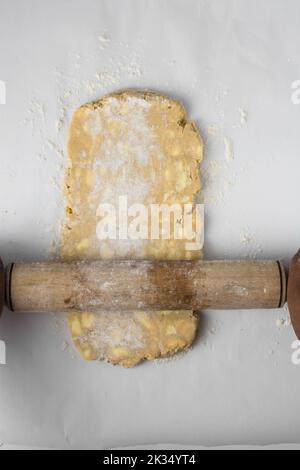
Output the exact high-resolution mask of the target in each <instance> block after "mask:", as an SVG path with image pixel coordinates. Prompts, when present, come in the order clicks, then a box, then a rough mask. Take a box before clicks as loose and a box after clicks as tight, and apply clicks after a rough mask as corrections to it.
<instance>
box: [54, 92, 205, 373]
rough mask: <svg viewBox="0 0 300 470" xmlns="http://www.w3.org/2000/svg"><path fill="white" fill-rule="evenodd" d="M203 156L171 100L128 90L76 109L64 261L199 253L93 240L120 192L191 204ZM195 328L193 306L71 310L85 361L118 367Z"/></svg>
mask: <svg viewBox="0 0 300 470" xmlns="http://www.w3.org/2000/svg"><path fill="white" fill-rule="evenodd" d="M202 153H203V145H202V139H201V137H200V135H199V133H198V131H197V129H196V126H195V124H194V123H193V122H191V121H188V120H187V117H186V113H185V110H184V108H183V106H182V105H181V104H180V103H178V102H177V101H175V100H173V99H171V98H169V97H167V96H163V95H159V94H157V93H152V92H144V91H131V90H130V91H128V90H124V91H121V92H118V93H112V94H110V95H107V96H105V97H104V98H102V99H101V100H100V101H98V102H93V103H88V104H86V105H84V106H82V107H80V108H79V109H77V110H76V111H75V113H74V115H73V119H72V123H71V127H70V130H69V139H68V158H69V168H68V170H67V173H66V176H65V182H64V185H65V198H66V204H67V207H66V211H65V217H64V221H63V228H62V234H61V257H62V259H64V260H82V259H134V258H146V259H194V258H199V257H200V256H201V250H200V249H198V250H192V251H187V250H186V241H187V240H186V239H181V240H175V239H172V236H171V239H168V240H163V239H157V240H148V239H136V240H130V239H127V240H120V239H119V238H120V237H116V238H117V239H114V240H111V239H107V240H99V237H97V233H96V230H97V224H98V223H99V220H101V216H102V215H103V214H102V213H99V203H109V204H113V205H114V207H119V204H120V199H119V197H120V196H121V197H124V196H126V198H127V204H128V207H130V206H131V205H132V204H136V203H138V204H141V203H142V204H144V205H145V206H146V207H149V204H153V203H155V204H161V203H166V204H174V203H182V204H183V203H195V197H196V194H197V193H198V191H199V190H200V179H199V162H200V161H201V159H202ZM192 217H193V218H195V211H194V210H193V212H192ZM177 223H182V221H177ZM141 225H142V224H141ZM142 228H143V227H142ZM173 231H174V226H172V229H171V234H172V233H173ZM128 295H130V293H128ZM197 325H198V318H197V315H196V314H194V313H193V312H192V311H175V312H174V311H173V312H170V311H155V312H153V311H151V312H142V311H134V312H121V311H115V312H99V313H98V312H97V313H96V314H95V313H91V312H85V313H78V312H72V313H70V315H69V327H70V331H71V334H72V337H73V340H74V342H75V345H76V347H77V349H78V351H79V353H80V355H81V356H82V357H83V358H84V359H87V360H97V359H99V360H106V361H108V362H110V363H113V364H120V365H122V366H124V367H132V366H134V365H136V364H138V363H139V362H141V361H143V360H145V359H148V360H151V359H156V358H159V357H167V356H170V355H172V354H175V353H176V352H178V351H181V350H183V349H186V348H188V347H189V346H190V345H191V344H192V342H193V340H194V338H195V335H196V331H197Z"/></svg>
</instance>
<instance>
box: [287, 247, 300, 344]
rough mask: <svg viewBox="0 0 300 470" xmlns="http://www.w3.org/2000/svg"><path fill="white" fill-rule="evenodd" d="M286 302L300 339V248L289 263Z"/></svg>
mask: <svg viewBox="0 0 300 470" xmlns="http://www.w3.org/2000/svg"><path fill="white" fill-rule="evenodd" d="M287 302H288V307H289V312H290V316H291V322H292V325H293V328H294V331H295V333H296V336H297V338H298V339H299V340H300V250H298V252H297V253H296V254H295V256H294V257H293V258H292V261H291V263H290V269H289V277H288V287H287Z"/></svg>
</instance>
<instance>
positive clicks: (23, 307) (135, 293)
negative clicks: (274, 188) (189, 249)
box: [6, 260, 286, 312]
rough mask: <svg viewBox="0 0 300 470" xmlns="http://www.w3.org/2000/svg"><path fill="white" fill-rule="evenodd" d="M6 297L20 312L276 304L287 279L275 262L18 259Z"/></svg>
mask: <svg viewBox="0 0 300 470" xmlns="http://www.w3.org/2000/svg"><path fill="white" fill-rule="evenodd" d="M6 299H7V304H8V306H9V307H10V308H11V310H13V311H16V312H65V311H70V310H78V311H101V310H105V311H107V310H136V309H139V310H181V309H183V310H190V309H193V310H198V309H252V308H278V307H281V306H282V305H283V303H284V302H285V299H286V278H285V272H284V269H283V267H282V265H281V263H280V262H277V261H248V260H247V261H144V260H137V261H124V260H123V261H92V262H71V263H60V262H59V263H55V262H45V263H15V264H13V265H10V268H8V269H7V272H6Z"/></svg>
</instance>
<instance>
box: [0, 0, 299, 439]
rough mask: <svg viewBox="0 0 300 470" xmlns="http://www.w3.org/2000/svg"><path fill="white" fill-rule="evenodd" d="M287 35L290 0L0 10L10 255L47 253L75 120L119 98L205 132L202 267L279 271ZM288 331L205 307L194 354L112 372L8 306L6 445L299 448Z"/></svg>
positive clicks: (0, 377)
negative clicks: (236, 264) (169, 100)
mask: <svg viewBox="0 0 300 470" xmlns="http://www.w3.org/2000/svg"><path fill="white" fill-rule="evenodd" d="M299 31H300V4H299V1H298V0H251V1H248V0H209V1H208V0H207V1H205V0H168V1H167V0H148V1H147V0H131V1H130V0H118V1H117V0H107V1H104V0H102V1H101V0H72V1H71V0H51V1H46V0H43V1H41V0H27V1H26V2H24V1H22V0H20V1H17V0H0V79H1V80H4V81H5V82H6V86H7V104H6V105H0V155H1V157H0V158H1V160H0V162H1V163H0V188H1V199H0V220H1V230H0V246H1V254H2V256H3V258H4V259H5V261H13V260H20V259H23V260H33V259H42V258H48V257H49V256H50V248H51V243H52V241H53V240H55V239H56V237H57V227H58V221H59V217H60V215H61V212H62V201H61V194H60V191H59V185H60V177H61V175H62V167H61V166H62V165H64V164H65V156H64V155H63V154H62V150H64V145H65V141H66V130H67V128H68V125H69V120H70V116H71V114H72V111H73V110H74V109H75V108H76V107H77V106H78V105H79V104H82V103H84V102H86V101H90V100H92V99H97V98H99V97H100V96H102V95H103V94H104V93H106V92H109V91H113V90H116V89H120V88H123V87H139V88H151V89H154V90H158V91H162V92H166V93H168V94H170V95H172V96H174V97H177V98H179V99H181V100H182V101H183V102H184V104H185V105H186V106H187V108H188V111H189V115H190V116H191V117H192V118H194V119H195V120H196V121H197V123H198V125H199V127H200V129H201V132H202V134H203V137H204V138H205V143H206V157H205V158H206V162H205V164H204V165H203V172H204V177H203V182H204V185H206V188H205V190H204V193H203V194H204V200H205V202H206V203H207V204H206V240H205V256H206V257H207V258H223V257H231V258H235V257H240V256H243V257H244V256H250V257H264V258H269V257H270V258H283V259H284V260H285V261H288V259H289V258H290V256H291V255H292V254H293V252H294V251H295V250H296V249H297V248H298V246H299V245H300V237H299V233H300V218H299V212H300V197H299V189H298V188H299V173H300V154H299V152H300V133H299V122H300V106H297V105H293V104H292V102H291V84H292V82H293V81H294V80H297V79H300V70H299V68H300V67H299V52H300V40H299V39H300V38H299V35H300V33H299ZM240 108H242V109H244V110H245V111H247V114H248V119H247V122H246V123H245V124H244V125H241V122H240V115H239V109H240ZM56 120H59V124H58V127H59V130H58V131H57V129H56V127H57V126H56V125H55V122H56ZM211 126H214V129H215V130H214V132H212V128H211ZM212 134H213V135H212ZM224 137H228V138H230V139H231V140H232V143H233V149H234V158H233V159H229V160H227V159H226V158H225V157H226V156H225V153H224V144H223V139H224ZM287 319H288V315H287V311H286V310H284V309H282V310H281V311H254V312H210V313H208V312H204V313H203V314H202V320H201V324H202V327H201V331H200V336H199V339H198V341H197V342H196V344H195V346H194V347H193V349H192V350H191V351H190V352H189V353H188V354H186V355H184V356H183V357H181V358H180V359H178V360H171V361H167V362H164V363H147V364H143V365H141V366H139V367H136V368H134V369H132V370H124V369H122V368H119V367H112V366H110V365H107V364H103V363H87V362H83V361H81V360H79V359H78V358H74V357H73V353H72V351H71V347H69V348H67V350H66V351H64V350H63V349H64V348H63V342H64V341H68V333H67V330H66V328H65V324H64V321H61V320H59V319H55V318H54V317H53V316H52V315H49V316H46V315H45V316H43V315H36V316H34V315H26V316H25V315H24V316H19V317H17V316H16V315H13V314H10V313H9V312H8V311H6V312H5V313H4V315H3V316H2V318H1V322H0V339H2V340H4V341H5V342H6V345H7V365H5V366H3V365H2V366H0V442H3V443H5V444H20V445H29V446H43V447H59V448H109V447H117V446H119V447H121V446H126V445H128V446H132V445H142V444H148V445H151V444H153V443H158V442H170V443H171V442H177V443H178V442H180V443H181V444H183V445H184V444H189V445H193V444H195V445H224V444H267V443H282V442H285V443H288V442H290V443H292V442H293V443H298V442H299V441H300V399H299V387H300V366H294V365H292V363H291V352H292V350H291V343H292V341H293V340H294V339H295V337H294V334H293V332H292V329H291V327H290V326H280V327H279V323H281V320H282V322H287ZM276 321H277V324H276Z"/></svg>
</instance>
